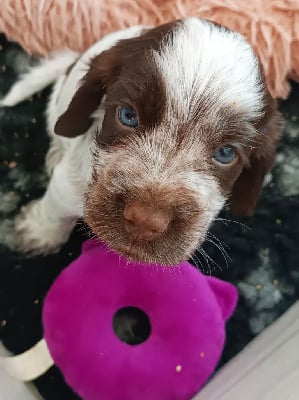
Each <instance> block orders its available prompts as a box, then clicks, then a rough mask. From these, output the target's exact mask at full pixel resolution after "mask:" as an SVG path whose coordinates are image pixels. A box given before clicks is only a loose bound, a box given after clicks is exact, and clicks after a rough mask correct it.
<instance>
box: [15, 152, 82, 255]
mask: <svg viewBox="0 0 299 400" xmlns="http://www.w3.org/2000/svg"><path fill="white" fill-rule="evenodd" d="M81 214H82V200H81V196H80V194H79V192H78V190H77V185H74V184H72V183H71V181H70V179H69V176H68V170H67V168H66V165H65V162H64V159H62V160H61V162H60V163H59V164H58V165H57V166H56V167H55V168H54V171H53V175H52V177H51V179H50V182H49V185H48V188H47V191H46V193H45V194H44V196H43V197H42V198H41V199H39V200H35V201H32V202H31V203H29V204H28V205H27V206H25V207H23V209H22V210H21V212H20V214H19V215H18V216H17V218H16V221H15V232H16V240H17V247H18V249H19V250H20V251H23V252H29V253H33V254H48V253H53V252H56V251H58V250H59V249H60V247H61V246H62V245H63V244H64V243H65V242H66V241H67V239H68V237H69V235H70V233H71V231H72V229H73V228H74V226H75V223H76V220H77V218H78V217H79V216H80V215H81Z"/></svg>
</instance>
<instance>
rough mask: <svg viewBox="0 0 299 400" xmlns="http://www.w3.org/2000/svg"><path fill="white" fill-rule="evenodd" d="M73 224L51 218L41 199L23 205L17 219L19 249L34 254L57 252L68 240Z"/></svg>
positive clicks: (16, 229) (16, 230)
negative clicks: (46, 212)
mask: <svg viewBox="0 0 299 400" xmlns="http://www.w3.org/2000/svg"><path fill="white" fill-rule="evenodd" d="M72 227H73V225H68V224H66V223H65V222H64V223H62V222H61V221H59V220H58V221H55V220H52V219H51V218H49V217H48V216H47V215H46V214H45V212H44V210H43V207H42V202H41V200H37V201H33V202H31V203H29V204H28V205H27V206H25V207H23V208H22V210H21V212H20V214H19V215H18V216H17V217H16V219H15V237H16V242H17V243H16V245H17V249H18V250H19V251H21V252H24V253H30V254H32V255H37V254H50V253H56V252H58V251H59V250H60V248H61V246H62V245H63V244H64V243H65V242H66V241H67V239H68V237H69V234H70V231H71V230H72Z"/></svg>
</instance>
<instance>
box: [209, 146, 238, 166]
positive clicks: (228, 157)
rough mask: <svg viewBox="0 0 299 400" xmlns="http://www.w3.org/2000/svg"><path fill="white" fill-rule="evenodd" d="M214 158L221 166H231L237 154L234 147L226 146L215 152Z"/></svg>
mask: <svg viewBox="0 0 299 400" xmlns="http://www.w3.org/2000/svg"><path fill="white" fill-rule="evenodd" d="M213 158H214V159H215V160H216V161H218V162H219V163H220V164H230V163H232V162H233V161H234V160H235V159H236V158H237V152H236V150H235V149H234V148H233V147H232V146H229V145H225V146H222V147H220V148H219V149H218V150H216V151H215V153H214V155H213Z"/></svg>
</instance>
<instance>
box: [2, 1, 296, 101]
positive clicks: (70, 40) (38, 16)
mask: <svg viewBox="0 0 299 400" xmlns="http://www.w3.org/2000/svg"><path fill="white" fill-rule="evenodd" d="M186 16H199V17H203V18H207V19H210V20H212V21H215V22H218V23H220V24H223V25H225V26H227V27H229V28H231V29H233V30H237V31H239V32H240V33H242V34H243V35H244V36H245V37H246V38H247V39H248V40H249V42H251V44H252V45H253V47H254V49H255V50H256V52H257V54H258V56H259V58H260V60H261V63H262V65H263V67H264V71H265V74H266V78H267V83H268V87H269V90H270V92H271V93H272V95H273V96H275V97H282V98H285V97H287V95H288V92H289V84H288V80H287V79H288V78H293V79H295V80H297V81H299V1H298V0H250V1H249V0H184V1H182V0H109V1H107V0H84V1H82V0H31V1H24V0H1V7H0V31H2V32H5V33H6V34H7V35H8V37H10V38H12V39H14V40H16V41H17V42H19V43H20V44H21V45H22V46H23V47H24V49H26V50H27V51H28V52H29V53H39V54H47V53H48V52H49V51H52V50H57V49H61V48H65V47H66V46H68V47H69V48H71V49H74V50H79V51H82V50H85V49H86V48H87V47H88V46H90V45H91V44H92V43H94V42H95V41H97V40H99V39H100V38H101V37H103V36H104V35H106V34H108V33H110V32H112V31H115V30H119V29H122V28H125V27H128V26H131V25H137V24H146V25H158V24H161V23H163V22H166V21H170V20H173V19H176V18H181V17H186ZM24 32H25V34H24Z"/></svg>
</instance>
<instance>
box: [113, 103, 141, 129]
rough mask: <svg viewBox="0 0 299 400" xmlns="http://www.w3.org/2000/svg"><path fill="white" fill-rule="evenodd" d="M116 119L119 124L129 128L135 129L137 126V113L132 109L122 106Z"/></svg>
mask: <svg viewBox="0 0 299 400" xmlns="http://www.w3.org/2000/svg"><path fill="white" fill-rule="evenodd" d="M118 118H119V120H120V122H121V123H122V124H123V125H125V126H128V127H130V128H136V127H137V126H138V117H137V113H136V111H135V110H134V108H133V107H130V106H122V107H119V109H118Z"/></svg>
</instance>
